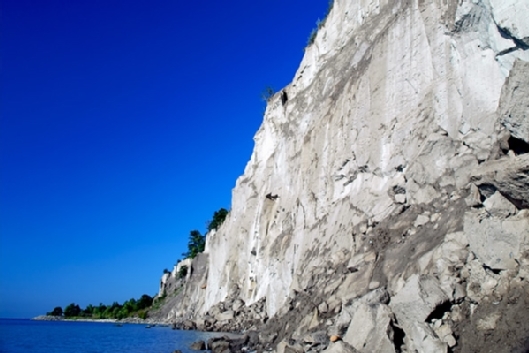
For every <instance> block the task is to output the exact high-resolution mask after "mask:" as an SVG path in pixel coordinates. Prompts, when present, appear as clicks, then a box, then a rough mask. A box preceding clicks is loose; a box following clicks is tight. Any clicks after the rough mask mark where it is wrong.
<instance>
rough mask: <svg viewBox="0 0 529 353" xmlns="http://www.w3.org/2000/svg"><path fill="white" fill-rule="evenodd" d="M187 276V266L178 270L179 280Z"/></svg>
mask: <svg viewBox="0 0 529 353" xmlns="http://www.w3.org/2000/svg"><path fill="white" fill-rule="evenodd" d="M185 276H187V266H182V267H180V270H178V278H180V279H182V278H184V277H185Z"/></svg>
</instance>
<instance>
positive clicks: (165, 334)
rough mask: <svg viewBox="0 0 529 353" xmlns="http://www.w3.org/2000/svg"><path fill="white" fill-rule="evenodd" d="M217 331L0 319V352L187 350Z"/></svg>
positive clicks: (146, 352)
mask: <svg viewBox="0 0 529 353" xmlns="http://www.w3.org/2000/svg"><path fill="white" fill-rule="evenodd" d="M214 335H218V334H214V333H207V332H197V331H180V330H171V328H169V327H153V328H150V329H146V328H145V325H135V324H124V325H123V327H116V326H114V324H112V323H95V322H65V321H32V320H18V319H0V352H1V353H29V352H31V353H33V352H38V353H72V352H75V353H113V352H126V353H172V352H173V351H174V350H175V349H180V350H182V352H185V353H191V352H196V351H191V350H190V349H189V345H190V344H191V343H192V342H194V341H198V340H204V341H206V340H207V339H208V338H209V337H211V336H214Z"/></svg>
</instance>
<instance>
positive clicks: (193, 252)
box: [176, 208, 229, 263]
mask: <svg viewBox="0 0 529 353" xmlns="http://www.w3.org/2000/svg"><path fill="white" fill-rule="evenodd" d="M228 213H229V211H228V210H227V209H225V208H221V209H219V210H218V211H215V212H214V213H213V219H212V220H211V221H209V222H207V223H206V226H207V227H206V228H207V233H209V232H211V231H213V230H217V229H219V227H220V226H221V225H222V223H223V222H224V220H225V219H226V217H227V216H228ZM205 248H206V236H205V235H202V234H200V232H199V231H198V230H196V229H194V230H192V231H191V232H189V242H188V243H187V251H186V252H184V253H182V257H183V258H184V259H194V258H195V257H196V256H197V255H198V254H200V253H201V252H203V251H204V249H205ZM179 261H180V260H178V261H177V262H176V263H178V262H179Z"/></svg>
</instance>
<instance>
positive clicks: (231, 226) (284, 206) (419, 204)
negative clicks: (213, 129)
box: [198, 0, 529, 352]
mask: <svg viewBox="0 0 529 353" xmlns="http://www.w3.org/2000/svg"><path fill="white" fill-rule="evenodd" d="M528 18H529V0H516V1H500V0H490V1H489V0H473V1H455V0H448V1H447V0H412V1H405V0H398V1H388V0H386V1H385V0H362V1H351V0H336V1H335V2H334V7H333V9H332V11H331V12H330V14H329V16H328V18H327V20H326V22H325V25H324V26H323V27H322V28H321V29H320V31H319V33H318V35H317V37H316V40H315V42H314V44H313V45H311V46H310V47H308V48H306V52H305V57H304V58H303V61H302V62H301V65H300V67H299V69H298V71H297V73H296V75H295V77H294V79H293V81H292V83H291V84H290V85H289V86H287V87H285V88H284V89H283V90H282V91H281V92H280V93H277V94H276V95H275V96H274V97H273V98H272V99H271V100H270V101H269V104H268V107H267V110H266V113H265V117H264V121H263V123H262V125H261V127H260V129H259V131H258V132H257V134H256V136H255V148H254V151H253V153H252V156H251V160H250V161H249V162H248V164H247V166H246V168H245V171H244V175H243V176H241V177H240V178H239V179H238V180H237V184H236V187H235V189H234V190H233V199H232V207H231V211H230V215H229V217H228V218H227V220H226V221H225V223H224V224H223V225H222V227H221V228H220V229H219V230H218V231H217V232H216V233H212V234H210V235H209V236H208V239H207V250H208V253H209V265H208V274H207V288H206V289H205V302H204V304H203V306H202V307H201V308H200V310H199V311H198V312H201V313H205V312H206V311H207V310H208V309H210V308H211V307H212V306H213V305H215V304H217V303H219V302H221V301H223V300H225V299H226V298H228V297H229V296H230V295H233V293H232V292H233V291H234V288H236V289H237V294H238V296H239V297H240V298H241V299H242V300H243V301H244V302H245V303H246V305H249V304H252V303H255V302H257V301H258V300H260V299H262V298H266V311H267V314H268V316H270V317H272V316H274V315H276V314H277V315H282V314H284V312H283V311H282V308H283V306H284V305H285V303H287V302H288V301H289V300H291V299H292V298H293V297H294V296H295V293H296V292H301V291H307V290H310V291H316V292H318V293H319V295H321V296H322V297H323V298H324V300H326V305H327V304H328V306H332V303H334V307H343V313H344V315H345V313H347V312H349V314H347V315H349V316H348V318H349V319H348V320H352V318H353V317H355V315H360V316H361V317H371V318H375V317H378V315H382V316H384V315H386V317H387V315H390V314H391V315H395V316H396V319H397V320H398V322H399V325H401V327H402V330H403V331H404V333H405V335H406V336H405V337H406V338H405V339H404V343H403V347H406V349H408V350H410V351H412V350H413V349H416V350H417V351H420V352H442V351H447V349H448V347H452V346H454V344H455V343H454V342H455V338H454V335H452V331H451V328H450V327H448V328H446V327H445V326H443V325H444V323H437V321H436V320H440V318H437V317H432V316H431V315H432V312H433V311H435V310H436V307H437V306H439V305H441V304H443V303H445V302H447V301H449V302H451V303H456V302H457V301H458V300H460V299H461V298H466V297H468V298H472V300H473V303H480V301H482V300H485V299H484V298H489V297H490V298H492V296H494V295H496V296H501V295H505V293H507V292H508V291H509V290H510V289H509V288H513V286H514V284H513V283H514V282H512V283H511V282H509V281H515V280H516V281H521V282H520V283H525V284H523V285H526V284H527V283H526V282H527V278H528V277H529V276H525V277H524V275H520V273H522V274H523V273H527V272H528V271H529V269H528V266H529V264H528V261H527V254H529V252H528V251H529V234H528V229H529V224H528V222H529V220H528V214H527V211H526V210H525V209H527V208H528V207H529V205H528V202H529V201H528V195H527V189H528V187H529V181H528V179H529V177H528V176H527V170H529V160H528V159H527V158H526V156H527V155H524V154H523V153H525V152H528V150H526V149H527V146H526V145H527V144H528V143H529V133H528V131H529V123H528V119H527V115H528V111H529V103H528V98H527V97H529V94H524V92H525V93H527V91H528V88H527V87H528V86H529V70H528V68H529V65H528V62H529V51H528V46H527V44H528V40H527V39H528V38H529V34H528V33H529V28H528V26H529V21H528V20H527V19H528ZM514 145H516V146H515V147H513V146H514ZM509 150H510V151H509ZM498 170H500V171H501V173H498ZM267 195H268V197H267ZM276 195H277V198H275V196H276ZM344 266H345V267H344ZM342 267H344V268H348V269H350V270H349V272H343V273H337V270H336V269H337V268H342ZM352 268H354V271H353V270H351V269H352ZM478 268H479V270H478ZM483 268H485V269H486V270H483ZM455 269H457V271H459V272H457V271H456V270H455ZM489 270H490V271H489ZM344 271H345V270H344ZM454 271H456V272H457V273H455V272H454ZM491 271H492V272H491ZM462 273H463V274H462ZM483 281H485V282H483ZM524 281H525V282H524ZM484 283H485V284H486V285H483V284H484ZM507 283H511V284H510V285H508V284H507ZM516 283H518V282H516ZM520 283H518V284H520ZM474 284H479V285H474ZM520 285H521V284H520ZM509 286H510V287H509ZM478 287H479V288H478ZM377 288H386V289H387V291H388V293H389V295H390V296H391V297H392V298H393V299H392V300H391V305H390V306H388V305H387V302H386V303H384V302H381V303H378V302H377V303H375V304H377V305H381V306H380V307H377V309H376V310H375V309H373V307H372V305H371V306H369V305H368V306H366V304H365V302H363V301H362V302H360V301H359V302H357V303H356V304H353V307H354V308H355V309H354V310H353V309H351V308H353V307H351V308H349V307H348V306H347V305H349V304H348V303H351V301H354V300H356V299H355V298H362V297H363V296H364V295H367V294H368V293H369V292H370V291H372V290H376V289H377ZM465 293H468V295H467V294H465ZM502 293H503V294H502ZM461 300H462V299H461ZM336 303H339V304H336ZM342 304H343V305H342ZM417 305H418V306H419V307H418V309H417V310H412V312H410V308H411V307H413V306H417ZM454 305H455V304H454ZM457 305H459V304H457ZM473 305H474V304H473ZM476 305H477V304H476ZM453 308H455V307H453ZM473 308H474V307H473ZM348 310H349V311H348ZM351 310H352V311H351ZM358 310H360V311H358ZM361 310H363V311H361ZM370 310H375V311H373V312H371V311H370ZM457 310H459V309H457V308H455V309H452V312H451V314H452V316H453V317H456V316H457V315H456V314H454V312H456V311H457ZM461 310H462V309H461ZM473 310H474V309H473ZM339 311H340V310H339V309H336V312H339ZM357 311H358V313H357V314H355V313H356V312H357ZM478 312H479V310H478ZM387 313H390V314H387ZM373 315H374V316H373ZM360 316H359V317H360ZM343 320H346V319H342V321H343ZM370 320H371V319H370ZM373 320H374V321H373V322H372V326H369V330H371V331H370V332H371V334H368V332H367V331H366V333H365V337H366V339H365V340H367V339H368V338H367V337H371V336H372V337H379V338H380V340H379V341H377V342H383V344H386V343H387V342H386V341H387V334H386V331H387V330H388V326H387V323H386V324H380V322H386V321H387V320H386V321H384V320H383V321H380V320H378V319H377V320H375V319H373ZM454 320H455V319H454ZM461 320H462V319H461ZM309 321H310V320H308V321H307V322H309ZM313 321H314V320H313ZM370 322H371V321H370ZM310 325H312V324H310ZM351 325H353V324H352V323H351ZM356 325H358V323H356ZM384 325H385V326H384ZM434 325H436V326H434ZM316 326H317V322H316ZM353 326H354V325H353ZM314 327H315V326H314ZM366 327H367V326H366ZM364 329H365V330H367V328H365V327H364ZM443 330H444V331H443ZM341 334H344V332H342V333H341ZM381 335H382V336H384V337H385V338H384V337H382V336H381ZM345 337H348V336H347V335H346V336H345ZM345 337H344V340H345ZM350 337H351V339H350V340H349V341H347V340H346V341H347V343H349V344H351V345H353V346H354V347H355V348H356V349H359V350H360V351H364V349H365V348H362V347H369V346H370V344H371V346H372V345H373V342H371V343H370V344H367V345H366V341H365V340H363V341H362V340H361V339H360V338H358V337H360V336H358V335H355V334H353V333H351V335H350ZM381 344H382V343H381ZM469 344H470V343H468V344H467V347H469ZM402 349H404V348H402Z"/></svg>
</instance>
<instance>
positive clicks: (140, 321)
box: [30, 315, 167, 325]
mask: <svg viewBox="0 0 529 353" xmlns="http://www.w3.org/2000/svg"><path fill="white" fill-rule="evenodd" d="M30 320H35V321H69V322H97V323H120V324H146V325H152V324H155V325H167V323H166V322H163V321H156V320H152V319H140V318H137V317H129V318H125V319H121V320H118V319H88V318H75V319H68V318H64V317H62V316H52V315H39V316H36V317H34V318H32V319H30Z"/></svg>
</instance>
